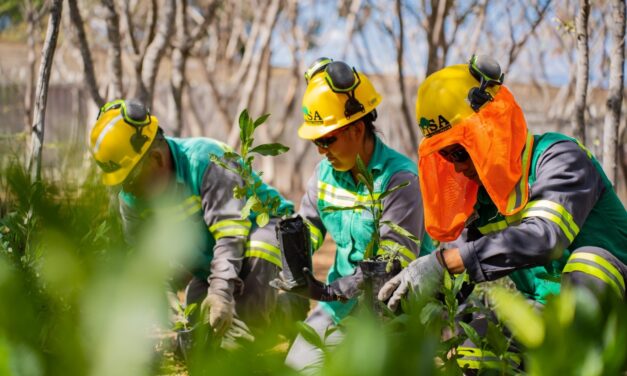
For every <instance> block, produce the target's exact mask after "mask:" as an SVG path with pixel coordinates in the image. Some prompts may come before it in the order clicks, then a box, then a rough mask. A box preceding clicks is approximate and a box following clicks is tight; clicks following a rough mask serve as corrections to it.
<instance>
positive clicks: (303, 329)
mask: <svg viewBox="0 0 627 376" xmlns="http://www.w3.org/2000/svg"><path fill="white" fill-rule="evenodd" d="M296 326H297V327H298V333H299V334H300V335H301V336H303V338H304V339H305V341H307V342H309V343H311V344H312V345H314V346H315V347H317V348H319V349H320V350H324V349H325V344H324V342H322V339H321V338H320V336H319V335H318V333H316V331H315V330H314V328H312V327H311V326H309V325H308V324H307V323H305V322H303V321H299V322H297V323H296Z"/></svg>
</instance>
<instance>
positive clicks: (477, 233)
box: [379, 56, 627, 368]
mask: <svg viewBox="0 0 627 376" xmlns="http://www.w3.org/2000/svg"><path fill="white" fill-rule="evenodd" d="M503 80H504V74H503V73H502V72H501V68H500V66H499V64H498V63H497V62H496V61H495V60H494V59H492V58H490V57H488V56H479V57H477V56H473V57H472V58H471V59H470V61H469V62H468V64H459V65H452V66H449V67H446V68H444V69H442V70H440V71H437V72H435V73H433V74H432V75H430V76H429V77H427V78H426V79H425V80H424V82H423V83H422V84H421V85H420V88H419V89H418V98H417V101H416V119H417V122H418V124H419V127H420V130H421V131H422V134H423V135H424V139H423V140H422V141H421V143H420V147H419V158H420V159H419V160H420V170H421V171H422V172H423V175H422V178H421V180H420V185H421V188H422V194H423V200H424V208H425V227H426V230H427V232H428V233H429V235H431V236H432V237H433V238H434V239H436V240H439V241H442V242H450V241H455V246H449V247H446V248H443V249H441V250H439V251H437V252H434V253H432V254H431V255H429V256H425V257H421V258H419V259H418V260H416V261H414V262H413V263H412V264H410V265H409V266H408V267H407V268H406V269H405V270H404V271H403V272H401V273H400V274H399V275H398V276H396V277H394V278H393V279H392V280H391V281H390V282H388V283H387V284H386V285H385V286H384V287H383V288H382V289H381V291H380V294H379V298H380V299H381V300H387V299H389V303H388V305H389V307H390V308H392V309H393V308H395V307H396V306H397V305H398V304H399V301H400V299H401V298H402V297H403V296H405V295H406V294H407V293H408V292H409V291H410V290H415V291H420V290H421V289H424V287H425V286H426V285H428V284H434V283H435V284H437V283H439V284H441V283H442V275H443V270H444V269H447V270H448V271H449V272H451V273H462V272H464V271H466V272H467V273H468V276H469V278H470V280H471V281H472V282H474V283H478V282H484V281H491V280H495V279H498V278H501V277H504V276H509V277H510V279H512V280H513V281H514V283H515V285H516V288H517V289H518V290H520V291H521V292H522V293H523V294H524V295H525V296H526V297H527V298H529V299H530V300H533V301H535V302H537V303H539V304H544V303H545V302H546V299H547V297H548V296H550V295H555V294H558V293H559V292H560V287H561V285H562V284H563V283H567V284H574V285H578V286H586V287H587V288H590V289H592V290H593V291H594V292H595V294H596V295H598V296H601V295H615V296H616V297H619V298H620V299H623V300H625V299H626V297H627V296H626V295H625V291H626V289H625V282H626V280H627V247H626V245H627V211H625V208H624V206H623V205H622V203H621V202H620V200H619V199H618V197H617V195H616V193H615V191H614V189H613V187H612V184H611V182H610V181H609V180H608V179H607V177H606V176H605V173H604V172H603V169H602V168H601V166H600V164H599V163H598V162H597V160H596V159H595V158H594V156H593V155H592V154H591V153H590V152H589V151H588V150H587V149H586V148H585V147H584V146H583V145H582V144H581V143H580V142H579V141H577V140H575V139H573V138H571V137H568V136H565V135H562V134H559V133H545V134H542V135H533V134H531V133H530V132H529V131H528V129H527V123H526V121H525V117H524V114H523V112H522V110H521V108H520V106H519V105H518V103H517V102H516V100H515V98H514V96H513V95H512V93H511V92H510V90H509V89H508V88H507V87H506V86H504V85H503ZM460 235H461V236H460ZM560 281H561V283H560ZM483 327H484V328H485V327H486V326H485V325H483ZM480 334H482V333H481V332H480ZM474 345H475V346H474V348H460V349H458V350H459V351H458V354H460V355H462V357H461V358H460V360H458V362H459V363H460V364H461V365H470V366H471V368H472V365H473V364H479V363H482V361H481V359H482V353H481V351H480V349H478V348H477V346H479V347H480V344H474ZM489 356H490V355H489V354H487V355H486V358H484V359H488V358H489ZM486 361H487V360H486Z"/></svg>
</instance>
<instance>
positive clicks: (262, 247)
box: [244, 240, 283, 268]
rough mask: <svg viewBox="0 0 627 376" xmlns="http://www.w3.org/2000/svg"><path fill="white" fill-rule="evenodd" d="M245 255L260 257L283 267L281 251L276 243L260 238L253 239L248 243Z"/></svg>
mask: <svg viewBox="0 0 627 376" xmlns="http://www.w3.org/2000/svg"><path fill="white" fill-rule="evenodd" d="M244 257H258V258H260V259H264V260H266V261H268V262H271V263H273V264H274V265H276V266H278V267H279V268H281V267H282V266H283V265H282V263H281V251H280V250H279V248H277V247H275V246H274V245H272V244H270V243H266V242H262V241H259V240H251V241H249V242H248V243H246V252H245V253H244Z"/></svg>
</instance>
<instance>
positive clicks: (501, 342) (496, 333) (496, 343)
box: [486, 320, 509, 355]
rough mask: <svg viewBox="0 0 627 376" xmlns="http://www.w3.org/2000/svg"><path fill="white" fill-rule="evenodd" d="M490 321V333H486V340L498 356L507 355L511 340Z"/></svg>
mask: <svg viewBox="0 0 627 376" xmlns="http://www.w3.org/2000/svg"><path fill="white" fill-rule="evenodd" d="M487 321H488V331H487V333H486V340H487V342H488V344H489V345H490V347H491V348H492V349H493V350H494V353H495V354H497V355H502V354H505V352H506V351H507V348H508V342H509V339H508V338H507V337H506V336H505V334H504V333H503V331H502V330H501V329H499V328H498V327H497V326H496V324H495V323H493V322H492V321H491V320H487Z"/></svg>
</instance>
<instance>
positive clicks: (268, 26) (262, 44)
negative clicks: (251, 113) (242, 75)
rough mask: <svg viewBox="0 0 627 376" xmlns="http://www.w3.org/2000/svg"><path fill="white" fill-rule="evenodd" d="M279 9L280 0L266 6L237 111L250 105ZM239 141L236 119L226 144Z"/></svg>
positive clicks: (233, 144) (233, 145) (235, 143)
mask: <svg viewBox="0 0 627 376" xmlns="http://www.w3.org/2000/svg"><path fill="white" fill-rule="evenodd" d="M280 11H281V1H280V0H272V2H271V3H270V6H269V7H268V11H267V13H266V20H265V23H264V25H263V27H262V29H261V30H260V32H259V50H258V51H256V52H255V54H254V56H253V58H252V60H251V63H250V64H251V65H250V69H249V71H248V75H247V76H246V81H245V82H244V85H243V87H242V90H241V96H240V100H239V102H238V105H237V112H238V113H239V112H240V111H242V110H243V109H245V108H248V107H249V106H250V102H251V99H252V95H253V92H254V89H255V87H256V85H257V78H258V77H259V73H260V71H261V65H262V64H261V63H262V57H263V54H264V52H265V51H266V49H267V48H271V47H270V41H271V39H272V31H273V30H274V26H275V25H276V20H277V18H278V17H279V12H280ZM238 142H239V127H238V124H237V119H235V122H234V123H233V124H232V126H231V133H230V134H229V137H228V142H227V143H228V145H230V146H232V147H236V146H237V144H238Z"/></svg>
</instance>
